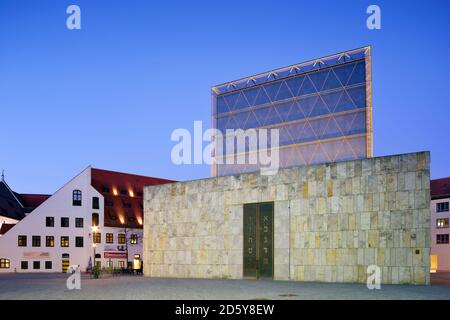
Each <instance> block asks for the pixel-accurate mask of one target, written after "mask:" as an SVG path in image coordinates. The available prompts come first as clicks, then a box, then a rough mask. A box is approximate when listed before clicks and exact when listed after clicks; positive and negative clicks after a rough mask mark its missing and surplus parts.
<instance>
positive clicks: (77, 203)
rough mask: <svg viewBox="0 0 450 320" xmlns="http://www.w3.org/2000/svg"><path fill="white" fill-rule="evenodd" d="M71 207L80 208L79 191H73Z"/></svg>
mask: <svg viewBox="0 0 450 320" xmlns="http://www.w3.org/2000/svg"><path fill="white" fill-rule="evenodd" d="M72 205H73V206H77V207H79V206H81V191H80V190H73V193H72Z"/></svg>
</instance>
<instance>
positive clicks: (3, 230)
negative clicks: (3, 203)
mask: <svg viewBox="0 0 450 320" xmlns="http://www.w3.org/2000/svg"><path fill="white" fill-rule="evenodd" d="M14 226H15V224H14V223H3V224H2V226H1V227H0V235H4V234H5V233H7V232H8V231H9V230H10V229H11V228H12V227H14Z"/></svg>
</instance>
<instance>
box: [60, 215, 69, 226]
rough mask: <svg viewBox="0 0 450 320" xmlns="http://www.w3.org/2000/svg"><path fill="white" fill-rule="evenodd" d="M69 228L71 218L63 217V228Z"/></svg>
mask: <svg viewBox="0 0 450 320" xmlns="http://www.w3.org/2000/svg"><path fill="white" fill-rule="evenodd" d="M68 227H69V218H67V217H61V228H68Z"/></svg>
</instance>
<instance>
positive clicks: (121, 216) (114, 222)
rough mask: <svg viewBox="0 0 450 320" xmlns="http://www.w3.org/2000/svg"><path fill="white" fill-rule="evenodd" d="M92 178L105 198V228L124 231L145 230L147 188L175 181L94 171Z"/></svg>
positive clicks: (92, 171) (94, 185)
mask: <svg viewBox="0 0 450 320" xmlns="http://www.w3.org/2000/svg"><path fill="white" fill-rule="evenodd" d="M91 179H92V181H91V184H92V186H93V187H94V188H95V189H96V190H97V191H98V192H100V193H101V194H102V195H103V197H104V198H105V216H104V225H105V226H107V227H122V228H142V225H143V219H144V212H143V211H144V209H143V200H144V198H143V192H144V187H146V186H151V185H158V184H165V183H172V182H176V181H173V180H167V179H160V178H153V177H145V176H140V175H135V174H129V173H121V172H114V171H108V170H102V169H94V168H92V170H91ZM108 190H109V192H108Z"/></svg>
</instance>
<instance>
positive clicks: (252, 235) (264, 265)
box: [244, 203, 273, 279]
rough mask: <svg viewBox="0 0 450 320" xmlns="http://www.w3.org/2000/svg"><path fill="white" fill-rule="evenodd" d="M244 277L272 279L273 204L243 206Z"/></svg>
mask: <svg viewBox="0 0 450 320" xmlns="http://www.w3.org/2000/svg"><path fill="white" fill-rule="evenodd" d="M244 277H245V278H254V279H258V278H269V279H272V278H273V203H256V204H246V205H244Z"/></svg>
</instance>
